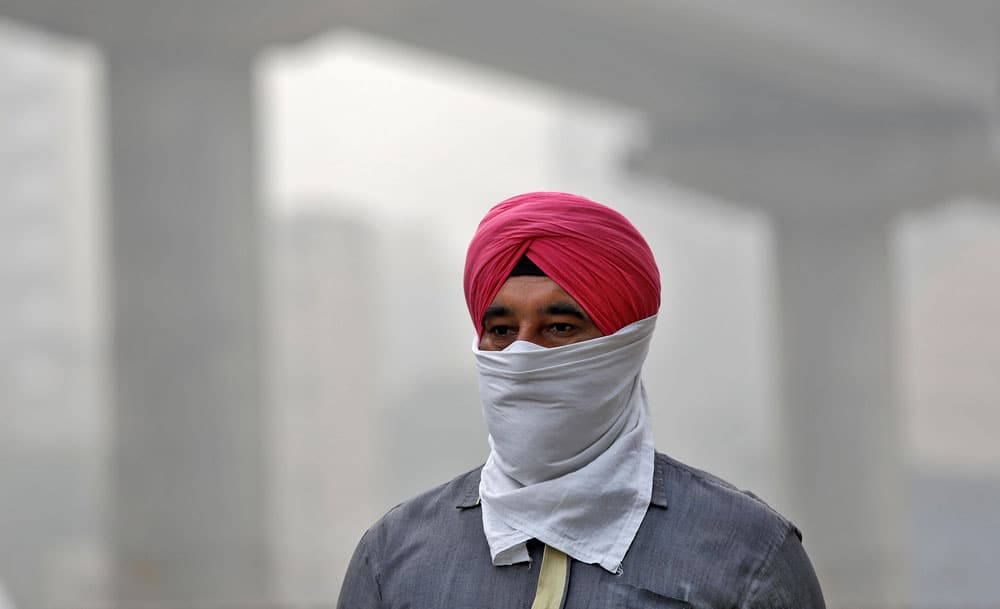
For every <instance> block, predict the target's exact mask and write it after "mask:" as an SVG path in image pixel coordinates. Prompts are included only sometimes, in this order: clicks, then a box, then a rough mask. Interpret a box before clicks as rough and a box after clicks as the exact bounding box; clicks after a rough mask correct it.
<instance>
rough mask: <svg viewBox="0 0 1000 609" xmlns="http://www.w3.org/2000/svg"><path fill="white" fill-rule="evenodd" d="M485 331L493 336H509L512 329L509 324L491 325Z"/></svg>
mask: <svg viewBox="0 0 1000 609" xmlns="http://www.w3.org/2000/svg"><path fill="white" fill-rule="evenodd" d="M487 331H488V332H489V333H490V334H492V335H493V336H510V335H511V334H512V333H513V331H514V329H513V328H512V327H511V326H493V327H491V328H490V329H489V330H487Z"/></svg>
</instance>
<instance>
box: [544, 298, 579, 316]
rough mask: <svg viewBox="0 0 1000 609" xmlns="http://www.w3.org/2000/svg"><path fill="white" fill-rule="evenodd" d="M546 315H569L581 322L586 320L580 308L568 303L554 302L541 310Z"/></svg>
mask: <svg viewBox="0 0 1000 609" xmlns="http://www.w3.org/2000/svg"><path fill="white" fill-rule="evenodd" d="M542 313H544V314H546V315H570V316H572V317H576V318H579V319H581V320H585V319H587V318H586V316H585V315H584V314H583V311H581V310H580V307H578V306H576V305H574V304H572V303H569V302H556V303H553V304H550V305H549V306H547V307H544V308H543V309H542Z"/></svg>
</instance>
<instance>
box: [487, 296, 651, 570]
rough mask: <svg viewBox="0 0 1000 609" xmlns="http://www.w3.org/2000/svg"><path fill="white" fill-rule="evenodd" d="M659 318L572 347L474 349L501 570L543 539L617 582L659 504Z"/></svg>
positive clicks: (493, 546)
mask: <svg viewBox="0 0 1000 609" xmlns="http://www.w3.org/2000/svg"><path fill="white" fill-rule="evenodd" d="M655 324H656V316H655V315H654V316H652V317H648V318H646V319H643V320H641V321H637V322H635V323H633V324H630V325H628V326H626V327H624V328H622V329H621V330H619V331H618V332H616V333H614V334H612V335H610V336H603V337H600V338H595V339H591V340H586V341H582V342H579V343H574V344H570V345H565V346H562V347H553V348H548V349H546V348H543V347H539V346H538V345H535V344H533V343H529V342H524V341H516V342H514V343H512V344H511V345H510V346H508V347H507V348H506V349H504V350H503V351H481V350H479V349H478V348H477V347H475V346H473V352H474V354H475V357H476V362H477V364H478V368H479V385H480V396H481V398H482V403H483V412H484V415H485V418H486V426H487V428H488V429H489V432H490V438H489V442H490V455H489V458H488V459H487V461H486V465H485V466H484V467H483V472H482V479H481V481H480V486H479V492H480V498H481V501H482V508H483V510H482V512H483V529H484V531H485V533H486V538H487V540H488V542H489V545H490V552H491V556H492V558H493V563H494V564H496V565H503V564H513V563H516V562H521V561H524V560H527V559H528V554H527V549H526V547H525V542H526V541H527V540H529V539H532V538H535V539H538V540H540V541H542V542H544V543H546V544H548V545H550V546H552V547H554V548H557V549H559V550H561V551H563V552H565V553H566V554H568V555H569V556H572V557H573V558H575V559H577V560H580V561H582V562H586V563H595V564H599V565H600V566H601V567H603V568H604V569H607V570H608V571H611V572H615V571H616V570H617V569H618V568H619V567H620V565H621V561H622V559H623V558H624V556H625V553H626V552H627V551H628V548H629V546H630V545H631V543H632V540H633V538H634V537H635V534H636V532H637V531H638V529H639V525H640V524H641V523H642V518H643V516H644V515H645V513H646V508H647V507H648V506H649V500H650V496H651V493H652V485H653V459H654V449H653V438H652V431H651V428H650V422H649V405H648V403H647V400H646V392H645V389H644V388H643V385H642V380H641V378H640V375H641V371H642V364H643V361H644V360H645V358H646V353H647V352H648V350H649V342H650V339H651V337H652V332H653V328H654V326H655Z"/></svg>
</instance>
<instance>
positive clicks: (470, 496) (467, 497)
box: [455, 453, 667, 510]
mask: <svg viewBox="0 0 1000 609" xmlns="http://www.w3.org/2000/svg"><path fill="white" fill-rule="evenodd" d="M481 473H482V468H480V469H477V470H475V471H474V472H470V473H469V475H468V476H466V478H465V480H464V481H463V485H462V490H461V494H460V495H459V498H458V503H457V504H456V505H455V507H457V508H459V509H463V510H464V509H467V508H473V507H476V506H478V505H479V476H480V474H481ZM665 476H666V459H665V457H664V456H663V455H661V454H660V453H656V459H655V460H654V465H653V495H652V497H651V498H650V500H649V503H650V504H651V505H655V506H656V507H660V508H664V509H666V507H667V485H666V481H665V480H664V477H665Z"/></svg>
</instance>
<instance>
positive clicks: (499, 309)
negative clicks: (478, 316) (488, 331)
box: [483, 305, 513, 324]
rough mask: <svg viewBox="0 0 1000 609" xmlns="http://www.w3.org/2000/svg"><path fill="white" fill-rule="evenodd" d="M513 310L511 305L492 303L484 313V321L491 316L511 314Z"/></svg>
mask: <svg viewBox="0 0 1000 609" xmlns="http://www.w3.org/2000/svg"><path fill="white" fill-rule="evenodd" d="M512 313H513V311H511V310H510V307H505V306H503V305H490V306H488V307H486V312H485V313H483V323H484V324H485V323H486V320H487V319H490V318H491V317H503V316H504V315H511V314H512Z"/></svg>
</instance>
